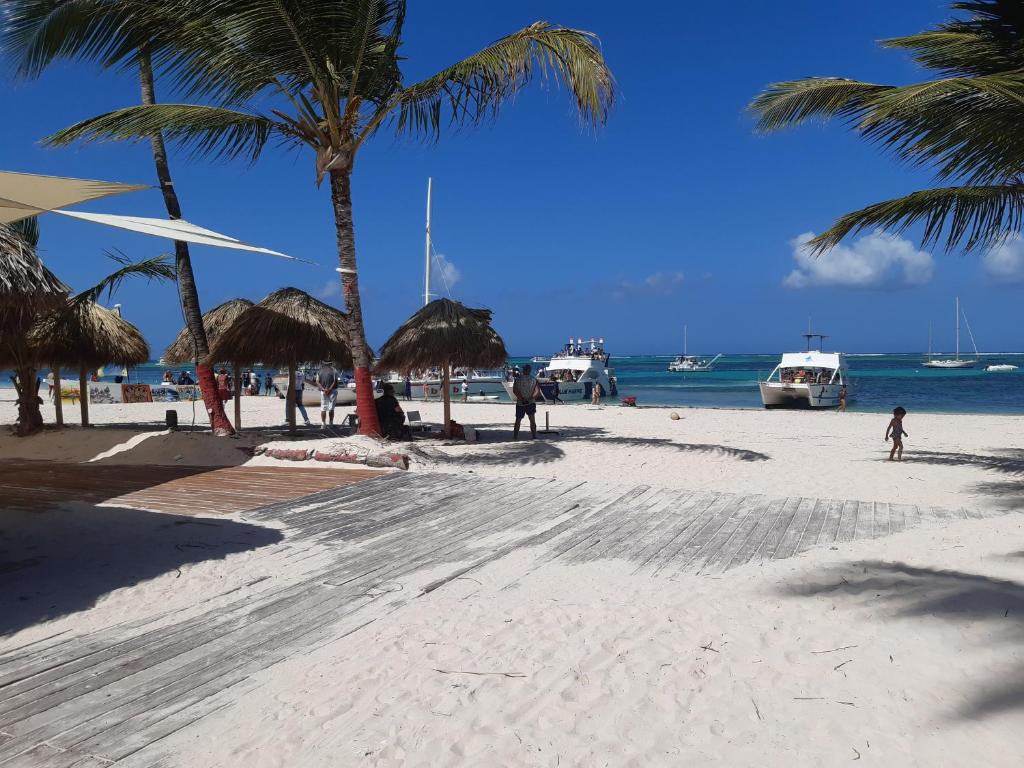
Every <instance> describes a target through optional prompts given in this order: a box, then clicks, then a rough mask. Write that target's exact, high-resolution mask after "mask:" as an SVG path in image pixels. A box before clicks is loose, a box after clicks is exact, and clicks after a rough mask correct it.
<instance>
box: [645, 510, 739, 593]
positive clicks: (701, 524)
mask: <svg viewBox="0 0 1024 768" xmlns="http://www.w3.org/2000/svg"><path fill="white" fill-rule="evenodd" d="M735 502H736V496H735V495H733V494H731V493H723V494H718V497H717V498H716V499H714V500H713V501H712V502H711V504H709V505H708V506H707V507H706V508H705V509H703V510H702V511H701V513H700V514H699V515H697V516H695V517H694V519H693V521H692V522H691V523H690V524H689V525H687V526H686V528H685V529H684V530H683V532H682V533H681V534H680V535H679V536H677V537H676V538H675V540H674V541H673V542H672V543H671V544H670V545H668V546H667V547H665V548H664V549H663V550H662V551H661V553H659V557H658V558H657V559H656V560H654V561H652V562H651V565H653V566H654V574H655V575H658V574H660V573H662V572H664V571H666V570H668V571H669V572H677V571H678V570H679V567H680V566H681V565H682V564H683V563H684V562H686V559H687V557H688V553H690V552H695V551H698V550H699V549H700V547H701V546H703V544H704V543H705V542H706V541H707V539H708V538H709V537H710V536H711V534H712V533H714V531H716V530H718V528H719V527H720V525H721V523H719V524H718V525H716V524H715V521H716V520H719V519H721V518H723V517H724V515H723V512H724V511H725V510H728V509H731V508H732V506H733V505H734V504H735ZM709 527H710V528H711V530H710V531H708V529H709Z"/></svg>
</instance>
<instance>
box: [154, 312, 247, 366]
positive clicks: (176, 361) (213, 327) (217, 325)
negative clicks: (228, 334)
mask: <svg viewBox="0 0 1024 768" xmlns="http://www.w3.org/2000/svg"><path fill="white" fill-rule="evenodd" d="M251 306H252V302H251V301H249V300H248V299H230V300H229V301H225V302H224V303H223V304H220V305H218V306H216V307H214V308H213V309H211V310H210V311H209V312H206V313H205V314H204V315H203V328H204V329H205V330H206V341H207V343H208V344H209V346H210V347H211V348H212V347H213V345H214V343H215V342H216V341H217V339H219V338H220V335H221V334H222V333H223V332H224V331H225V330H227V329H228V328H229V327H230V326H231V324H232V323H234V322H235V320H237V319H238V318H239V316H241V314H242V313H243V312H245V310H247V309H248V308H249V307H251ZM164 362H165V363H167V364H168V365H182V364H184V363H192V362H195V346H194V345H193V342H192V334H191V333H189V331H188V326H186V327H184V328H182V329H181V331H179V332H178V337H177V338H176V339H175V340H174V341H173V342H172V343H171V345H170V346H169V347H168V348H167V351H166V352H164Z"/></svg>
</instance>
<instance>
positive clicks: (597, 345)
mask: <svg viewBox="0 0 1024 768" xmlns="http://www.w3.org/2000/svg"><path fill="white" fill-rule="evenodd" d="M610 359H611V357H610V355H609V354H608V353H607V352H605V349H604V339H603V338H601V339H595V338H593V337H591V339H590V341H589V342H584V341H583V339H582V338H577V339H576V341H575V342H574V341H573V339H572V337H571V336H570V337H569V343H568V344H566V345H565V346H564V347H562V349H561V351H559V352H558V353H557V354H555V355H553V356H552V357H551V358H550V360H549V362H548V364H547V366H545V367H544V368H541V369H540V370H539V371H538V372H537V383H538V384H539V385H540V389H541V392H542V393H543V394H544V399H546V400H554V399H555V395H556V392H557V395H558V399H560V400H589V399H590V398H591V396H592V395H593V393H594V386H595V385H596V384H600V385H601V389H602V390H603V392H604V397H615V396H616V395H618V393H619V390H618V385H617V382H616V380H615V371H613V370H611V369H610V368H609V367H608V361H609V360H610ZM513 383H514V381H513V380H512V379H508V380H506V381H505V391H506V392H508V396H509V397H510V398H512V399H513V400H515V395H514V394H513V393H512V384H513Z"/></svg>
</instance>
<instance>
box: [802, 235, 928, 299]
mask: <svg viewBox="0 0 1024 768" xmlns="http://www.w3.org/2000/svg"><path fill="white" fill-rule="evenodd" d="M813 237H814V233H813V232H804V233H803V234H802V235H799V236H797V237H795V238H793V239H792V240H790V241H789V244H790V245H791V246H792V247H793V260H794V261H795V262H796V269H794V270H793V271H792V272H790V273H789V275H787V276H786V278H785V279H784V280H783V281H782V284H783V285H784V286H786V287H787V288H810V287H813V286H825V285H838V286H846V287H850V288H905V287H908V286H914V285H924V284H925V283H928V282H930V281H931V279H932V273H933V272H934V271H935V260H934V259H933V258H932V255H931V254H930V253H928V252H926V251H919V250H918V249H917V248H915V247H914V244H913V243H911V242H910V241H909V240H906V239H905V238H902V237H899V236H898V235H890V234H888V233H887V232H883V231H882V230H880V229H879V230H875V231H874V232H872V233H871V234H870V235H865V236H864V237H861V238H859V239H858V240H855V241H854V242H852V243H851V244H850V245H842V244H841V245H837V246H835V247H834V248H832V249H830V250H828V251H826V252H825V253H823V254H821V255H820V256H814V255H812V254H811V253H810V250H809V249H808V247H807V243H808V242H809V241H810V240H811V239H812V238H813Z"/></svg>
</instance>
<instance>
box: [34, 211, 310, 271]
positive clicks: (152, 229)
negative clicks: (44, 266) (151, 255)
mask: <svg viewBox="0 0 1024 768" xmlns="http://www.w3.org/2000/svg"><path fill="white" fill-rule="evenodd" d="M54 213H59V214H61V215H62V216H70V217H72V218H75V219H83V220H85V221H93V222H96V223H97V224H106V225H107V226H108V227H117V228H118V229H127V230H128V231H130V232H141V233H142V234H145V235H153V236H154V237H165V238H167V239H168V240H181V241H184V242H186V243H196V244H197V245H212V246H216V247H218V248H233V249H235V250H238V251H252V252H253V253H265V254H268V255H270V256H280V257H281V258H282V259H290V260H292V261H305V260H304V259H299V258H297V257H295V256H288V255H287V254H284V253H281V252H280V251H272V250H270V249H269V248H260V247H259V246H256V245H249V244H248V243H243V242H242V241H241V240H236V239H235V238H233V237H228V236H227V235H222V234H220V233H219V232H214V231H213V230H212V229H204V228H203V227H199V226H196V225H195V224H192V223H191V222H188V221H185V220H184V219H151V218H146V217H143V216H117V215H114V214H110V213H84V212H82V211H54ZM306 263H310V262H306Z"/></svg>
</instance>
